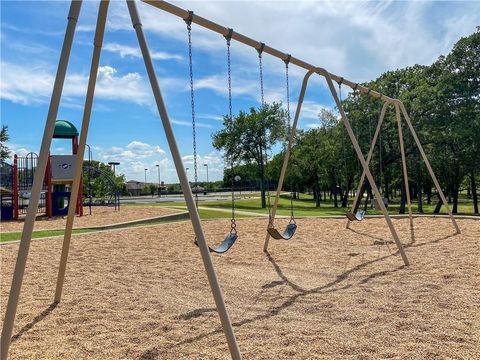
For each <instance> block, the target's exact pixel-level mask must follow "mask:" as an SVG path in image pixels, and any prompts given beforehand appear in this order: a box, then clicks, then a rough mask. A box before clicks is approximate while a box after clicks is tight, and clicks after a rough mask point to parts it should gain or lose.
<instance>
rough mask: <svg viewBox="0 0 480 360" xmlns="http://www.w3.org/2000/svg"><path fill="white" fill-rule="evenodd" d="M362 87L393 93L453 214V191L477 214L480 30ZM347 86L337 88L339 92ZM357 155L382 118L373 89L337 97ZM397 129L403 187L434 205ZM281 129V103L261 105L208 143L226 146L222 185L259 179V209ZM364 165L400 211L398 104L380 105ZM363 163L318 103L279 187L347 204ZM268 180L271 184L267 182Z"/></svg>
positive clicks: (274, 167) (421, 168)
mask: <svg viewBox="0 0 480 360" xmlns="http://www.w3.org/2000/svg"><path fill="white" fill-rule="evenodd" d="M362 85H364V86H366V87H368V88H370V89H372V90H375V91H378V92H380V93H382V94H385V95H388V96H389V97H392V98H397V99H400V100H401V101H402V102H403V103H404V104H405V107H406V109H407V111H408V113H409V115H410V118H411V119H412V122H413V126H414V128H415V131H416V133H417V135H418V137H419V139H420V142H421V143H422V145H423V148H424V150H425V152H426V154H427V156H428V159H429V160H430V163H431V165H432V168H433V170H434V172H435V174H436V176H437V179H438V180H439V183H440V186H441V188H442V190H443V191H444V193H445V195H446V196H447V197H448V199H449V201H451V203H452V210H453V212H454V213H456V212H457V211H458V200H459V194H460V193H461V192H462V191H466V192H468V195H469V196H470V197H471V198H472V200H473V207H474V213H476V214H478V212H479V210H478V192H477V184H478V181H479V176H480V174H479V168H480V166H479V165H480V151H479V144H480V32H478V31H477V32H476V33H474V34H472V35H470V36H467V37H464V38H462V39H460V40H459V41H458V42H457V43H456V44H455V45H454V47H453V49H452V51H451V52H450V53H449V54H448V55H446V56H440V57H439V58H438V59H437V60H436V61H435V62H434V63H433V64H431V65H429V66H425V65H414V66H411V67H406V68H402V69H397V70H394V71H388V72H386V73H384V74H382V75H380V76H379V77H378V78H377V79H375V80H372V81H369V82H366V83H363V84H362ZM345 90H346V89H344V90H343V91H344V92H345ZM341 102H342V106H343V108H344V110H345V112H346V114H347V117H348V120H349V122H350V124H351V126H352V129H353V131H354V134H355V136H356V138H357V140H358V142H359V145H360V147H361V149H362V152H363V154H364V156H365V157H366V154H367V153H368V150H369V147H370V144H371V142H372V137H373V134H374V132H375V128H376V125H377V122H378V119H379V116H380V111H381V107H382V102H379V101H378V99H374V98H373V97H371V96H367V95H365V94H360V93H359V92H355V91H353V92H350V93H349V94H348V95H347V96H346V97H345V98H344V99H342V100H341ZM402 123H403V125H402V126H403V127H402V132H403V139H404V143H405V153H406V159H407V169H408V178H409V187H410V194H411V196H412V198H413V199H414V200H415V201H416V202H417V203H418V211H419V212H422V211H423V204H424V202H426V203H428V204H430V203H434V202H436V203H437V206H436V208H435V212H438V211H440V207H441V202H440V201H437V193H436V191H435V188H434V184H433V182H432V180H431V178H430V176H429V174H428V171H427V169H426V167H425V164H424V163H423V161H422V158H421V156H420V153H419V151H418V149H417V147H416V145H415V142H414V139H413V137H412V135H411V133H410V131H409V129H408V127H407V126H406V125H405V123H404V122H402ZM287 133H288V121H287V114H286V112H285V111H284V110H283V108H282V106H281V104H278V103H273V104H266V105H264V106H263V107H260V108H259V109H255V108H251V109H250V110H249V111H248V112H244V111H240V112H239V114H238V115H236V116H234V117H233V118H232V119H231V118H229V117H228V116H225V117H224V127H223V129H221V130H219V131H218V132H216V133H215V134H214V135H213V146H214V147H215V148H216V149H219V150H223V151H224V154H225V155H224V156H225V162H226V163H227V164H230V165H231V166H230V169H228V170H227V171H225V174H224V183H225V185H228V184H230V183H231V180H232V176H235V175H240V176H241V177H242V178H243V179H245V180H248V181H257V182H260V184H261V188H262V206H265V205H266V202H265V190H266V184H270V183H271V179H274V180H277V179H278V178H279V174H280V169H281V166H282V162H283V158H284V147H283V148H282V150H281V151H279V152H278V153H277V154H274V155H272V153H271V152H272V149H275V148H278V147H280V148H281V146H279V145H280V144H282V143H285V139H286V137H287ZM370 164H371V165H370V169H371V171H372V175H373V176H374V179H375V182H376V183H377V185H378V186H379V187H380V188H381V192H382V196H384V197H386V198H389V199H393V198H396V197H397V195H398V196H400V203H401V206H400V212H403V211H404V209H405V191H404V188H405V186H404V184H403V175H402V165H401V154H400V144H399V136H398V128H397V123H396V117H395V111H394V109H393V107H389V109H388V110H387V112H386V115H385V118H384V123H383V125H382V128H381V132H380V136H379V139H378V141H377V144H376V147H375V150H374V153H373V157H372V160H371V163H370ZM361 173H362V167H361V165H360V163H359V161H358V159H357V158H356V154H355V151H354V149H353V146H352V144H351V142H350V139H349V137H348V135H347V133H346V130H345V127H344V124H343V123H342V121H341V119H340V116H339V114H338V112H337V111H335V110H333V111H329V110H327V109H323V110H322V111H321V112H320V114H318V127H316V128H312V129H304V130H301V131H299V132H298V133H297V136H296V138H295V142H294V144H293V147H292V156H291V161H290V164H289V167H288V170H287V174H286V179H285V190H287V189H293V190H294V192H295V193H299V192H311V193H312V194H313V196H314V198H315V199H316V205H317V206H320V204H321V201H322V199H324V198H325V196H331V197H332V198H333V201H334V206H342V207H347V206H348V196H349V194H350V195H351V194H352V191H353V190H354V189H356V187H357V186H358V182H359V180H360V176H361ZM269 180H270V181H269Z"/></svg>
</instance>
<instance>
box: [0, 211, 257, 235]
mask: <svg viewBox="0 0 480 360" xmlns="http://www.w3.org/2000/svg"><path fill="white" fill-rule="evenodd" d="M177 205H178V204H177ZM199 215H200V218H201V219H202V220H208V219H229V218H230V216H231V214H230V213H227V212H223V211H218V210H214V209H212V210H209V209H208V210H207V209H200V210H199ZM236 217H238V218H248V217H251V216H246V215H237V216H236ZM175 221H185V220H175ZM160 223H165V221H159V222H155V223H149V224H148V225H145V224H133V225H126V226H125V228H128V227H138V226H150V225H156V224H160ZM95 231H99V230H95V229H74V230H73V234H82V233H90V232H95ZM63 234H64V231H63V230H38V231H34V232H33V233H32V239H38V238H45V237H52V236H60V235H63ZM21 237H22V232H21V231H15V232H7V233H2V234H1V236H0V243H6V242H10V241H16V240H20V239H21Z"/></svg>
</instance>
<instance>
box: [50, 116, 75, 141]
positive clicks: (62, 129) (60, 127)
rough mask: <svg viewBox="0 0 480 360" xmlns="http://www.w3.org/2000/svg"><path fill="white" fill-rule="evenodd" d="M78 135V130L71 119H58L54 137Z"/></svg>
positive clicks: (68, 137) (71, 137)
mask: <svg viewBox="0 0 480 360" xmlns="http://www.w3.org/2000/svg"><path fill="white" fill-rule="evenodd" d="M76 136H78V130H77V128H76V127H75V125H73V124H72V123H71V122H70V121H67V120H57V121H56V122H55V130H54V132H53V138H54V139H73V138H74V137H76Z"/></svg>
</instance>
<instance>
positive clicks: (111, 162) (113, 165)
mask: <svg viewBox="0 0 480 360" xmlns="http://www.w3.org/2000/svg"><path fill="white" fill-rule="evenodd" d="M108 165H110V166H111V167H113V176H114V177H116V174H115V167H116V166H117V165H120V163H119V162H118V161H110V162H109V163H108Z"/></svg>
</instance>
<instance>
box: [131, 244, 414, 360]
mask: <svg viewBox="0 0 480 360" xmlns="http://www.w3.org/2000/svg"><path fill="white" fill-rule="evenodd" d="M265 253H266V255H267V259H268V261H269V262H270V263H271V264H272V266H273V268H274V270H275V272H276V273H277V275H278V276H279V277H280V279H281V281H273V282H271V283H269V284H266V285H263V286H262V288H263V289H265V288H269V287H274V286H277V285H280V284H285V285H287V286H289V287H291V288H292V289H293V290H295V291H296V292H297V293H296V294H294V295H291V296H290V297H288V298H287V300H285V301H284V302H283V303H282V304H280V305H277V306H274V307H272V308H270V309H269V310H267V311H266V312H265V313H264V314H260V315H257V316H254V317H251V318H248V319H244V320H241V321H237V322H233V323H232V326H233V327H241V326H244V325H247V324H251V323H254V322H257V321H261V320H266V319H269V318H271V317H273V316H277V315H278V314H280V313H281V312H282V311H283V310H285V309H287V308H289V307H291V306H292V305H294V304H295V302H296V301H297V300H298V299H301V298H303V297H306V296H308V295H312V294H327V293H334V292H337V291H341V290H346V289H349V288H351V287H352V286H354V285H357V284H354V283H352V284H346V285H344V286H342V287H338V288H337V287H335V288H332V287H334V286H335V285H337V284H340V283H342V282H343V281H345V280H346V279H348V277H349V276H350V275H351V274H352V273H354V272H356V271H358V270H361V269H363V268H365V267H367V266H369V265H371V264H373V263H375V262H377V261H382V260H385V259H387V258H389V257H391V256H395V254H389V255H385V256H383V257H381V258H377V259H373V260H370V261H367V262H364V263H361V264H358V265H357V266H355V267H353V268H351V269H349V270H347V271H344V272H343V273H341V274H340V275H337V278H336V279H335V280H332V281H331V282H329V283H327V284H325V285H321V286H318V287H316V288H313V289H310V290H307V289H304V288H302V287H301V286H299V285H297V284H295V283H294V282H292V281H291V280H289V279H288V277H287V276H286V275H285V274H284V273H283V271H282V269H281V267H280V266H279V265H278V263H277V262H276V261H275V259H274V258H273V257H272V256H271V255H270V253H269V252H268V251H266V252H265ZM404 268H406V266H405V265H401V266H399V267H397V268H395V269H393V270H387V271H379V272H375V273H372V274H370V275H368V276H366V277H365V278H363V279H361V280H360V281H359V282H358V285H363V284H366V283H368V282H370V281H372V280H375V279H376V278H378V277H381V276H387V275H390V274H393V273H396V272H398V271H400V270H403V269H404ZM197 310H198V312H200V313H203V312H204V311H203V309H197ZM209 310H210V309H209ZM214 311H215V312H216V309H215V310H214ZM194 312H196V311H195V310H194V311H192V312H190V313H194ZM190 313H189V314H190ZM178 318H183V319H185V318H186V316H185V315H183V316H182V315H181V316H179V317H178ZM221 333H223V329H222V328H221V327H218V328H217V329H215V330H212V331H209V332H206V333H203V334H199V335H196V336H194V337H191V338H188V339H185V340H182V341H180V342H177V343H175V344H172V345H170V346H167V347H166V348H165V349H164V350H160V349H158V348H152V349H149V350H147V351H145V352H144V353H142V354H141V355H140V356H139V357H138V358H137V359H138V360H142V359H154V358H158V357H159V356H160V355H161V354H162V353H163V352H165V351H169V350H172V349H174V348H176V347H179V346H182V345H187V344H191V343H194V342H196V341H199V340H202V339H204V338H207V337H209V336H213V335H217V334H221Z"/></svg>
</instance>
